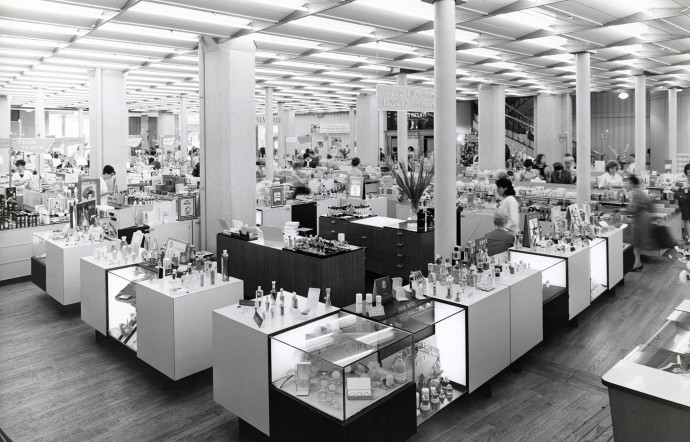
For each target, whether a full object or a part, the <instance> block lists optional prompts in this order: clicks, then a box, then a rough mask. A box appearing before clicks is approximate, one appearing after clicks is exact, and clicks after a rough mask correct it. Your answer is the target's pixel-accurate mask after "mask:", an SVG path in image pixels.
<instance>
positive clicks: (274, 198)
mask: <svg viewBox="0 0 690 442" xmlns="http://www.w3.org/2000/svg"><path fill="white" fill-rule="evenodd" d="M284 205H285V190H284V189H283V186H275V187H271V207H282V206H284Z"/></svg>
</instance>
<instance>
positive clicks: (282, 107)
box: [277, 102, 287, 168]
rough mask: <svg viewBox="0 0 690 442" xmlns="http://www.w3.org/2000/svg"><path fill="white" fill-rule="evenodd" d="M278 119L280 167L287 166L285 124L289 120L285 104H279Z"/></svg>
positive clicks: (278, 159)
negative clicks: (286, 115) (286, 116)
mask: <svg viewBox="0 0 690 442" xmlns="http://www.w3.org/2000/svg"><path fill="white" fill-rule="evenodd" d="M278 119H279V120H280V124H279V125H278V158H277V161H278V167H279V168H280V167H282V166H284V165H285V123H286V122H287V119H286V118H285V103H280V102H278Z"/></svg>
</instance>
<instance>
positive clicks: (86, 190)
mask: <svg viewBox="0 0 690 442" xmlns="http://www.w3.org/2000/svg"><path fill="white" fill-rule="evenodd" d="M100 196H101V180H100V179H99V178H80V179H79V182H77V198H78V199H79V202H80V203H83V202H85V201H96V202H98V201H100Z"/></svg>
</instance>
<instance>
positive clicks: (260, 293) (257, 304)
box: [254, 286, 264, 309]
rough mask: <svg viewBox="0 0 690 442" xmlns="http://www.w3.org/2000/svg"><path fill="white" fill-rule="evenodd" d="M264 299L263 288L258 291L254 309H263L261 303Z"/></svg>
mask: <svg viewBox="0 0 690 442" xmlns="http://www.w3.org/2000/svg"><path fill="white" fill-rule="evenodd" d="M263 299H264V291H263V290H261V286H259V288H258V289H256V297H255V298H254V308H257V309H259V308H261V301H262V300H263Z"/></svg>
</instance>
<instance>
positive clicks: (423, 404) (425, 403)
mask: <svg viewBox="0 0 690 442" xmlns="http://www.w3.org/2000/svg"><path fill="white" fill-rule="evenodd" d="M419 410H420V411H421V412H422V413H427V412H428V411H429V410H431V404H430V403H429V389H428V388H427V387H424V388H422V399H421V401H420V402H419Z"/></svg>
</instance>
